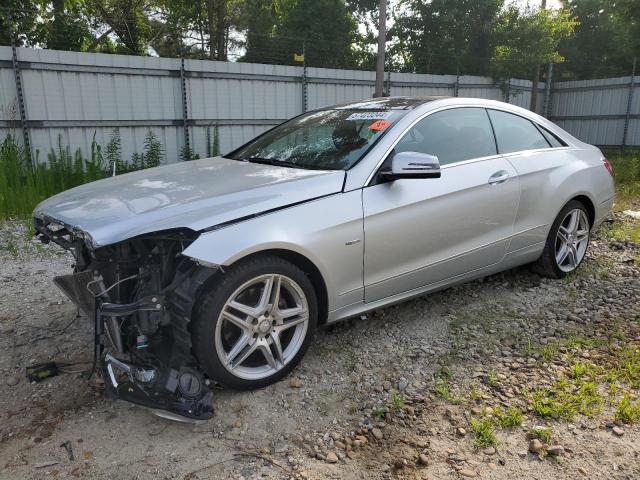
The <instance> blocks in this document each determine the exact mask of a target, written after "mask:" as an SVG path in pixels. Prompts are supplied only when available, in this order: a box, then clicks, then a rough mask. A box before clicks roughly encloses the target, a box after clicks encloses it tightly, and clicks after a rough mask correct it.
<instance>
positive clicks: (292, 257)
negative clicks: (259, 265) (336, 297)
mask: <svg viewBox="0 0 640 480" xmlns="http://www.w3.org/2000/svg"><path fill="white" fill-rule="evenodd" d="M268 255H272V256H275V257H279V258H282V259H283V260H287V261H288V262H291V263H293V264H294V265H295V266H297V267H298V268H300V269H301V270H302V271H303V272H304V273H306V274H307V275H308V277H309V280H311V284H312V285H313V288H314V290H315V293H316V296H317V299H318V324H319V325H324V324H325V323H327V319H328V314H329V292H328V289H327V284H326V281H325V279H324V277H323V275H322V273H321V272H320V269H319V268H318V267H317V266H316V264H315V263H313V262H312V261H311V260H310V259H309V258H307V257H306V256H304V255H303V254H301V253H299V252H296V251H294V250H288V249H285V248H269V249H265V250H259V251H256V252H252V253H249V254H248V255H245V256H242V257H239V258H236V259H235V260H234V261H233V262H232V263H230V264H227V265H224V266H222V268H221V270H220V271H219V272H218V273H217V275H223V274H224V273H223V272H224V268H225V267H229V266H231V265H234V264H235V263H237V262H241V261H246V260H249V259H251V258H255V257H262V256H268ZM210 282H215V277H213V278H211V280H210Z"/></svg>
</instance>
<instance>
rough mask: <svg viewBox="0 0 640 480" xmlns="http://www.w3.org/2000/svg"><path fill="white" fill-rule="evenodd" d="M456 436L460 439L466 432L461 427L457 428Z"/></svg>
mask: <svg viewBox="0 0 640 480" xmlns="http://www.w3.org/2000/svg"><path fill="white" fill-rule="evenodd" d="M456 434H457V435H459V436H461V437H464V436H465V435H466V434H467V431H466V430H465V429H464V428H462V427H458V428H456Z"/></svg>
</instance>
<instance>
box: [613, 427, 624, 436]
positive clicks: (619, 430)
mask: <svg viewBox="0 0 640 480" xmlns="http://www.w3.org/2000/svg"><path fill="white" fill-rule="evenodd" d="M611 431H612V432H613V434H614V435H615V436H617V437H621V436H623V435H624V430H623V429H622V428H620V427H613V428H612V429H611Z"/></svg>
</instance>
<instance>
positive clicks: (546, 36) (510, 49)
mask: <svg viewBox="0 0 640 480" xmlns="http://www.w3.org/2000/svg"><path fill="white" fill-rule="evenodd" d="M575 26H576V20H575V19H573V18H572V17H571V14H570V13H569V12H568V11H567V10H558V11H551V10H524V11H522V10H520V9H518V8H517V7H516V6H513V5H512V6H510V7H508V8H507V9H506V10H505V12H504V13H503V14H502V15H501V17H500V20H499V22H498V25H497V28H496V44H495V47H494V50H493V58H492V60H491V67H492V73H493V76H494V77H495V78H513V77H516V78H527V77H529V76H530V75H531V74H532V73H533V72H534V69H535V68H537V66H538V65H540V64H546V63H549V62H553V63H560V62H562V61H564V57H562V55H560V53H558V51H557V47H558V44H559V43H560V41H561V40H562V39H564V38H568V37H570V36H571V35H572V33H573V30H574V28H575Z"/></svg>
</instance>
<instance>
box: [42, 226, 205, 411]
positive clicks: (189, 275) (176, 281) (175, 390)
mask: <svg viewBox="0 0 640 480" xmlns="http://www.w3.org/2000/svg"><path fill="white" fill-rule="evenodd" d="M35 228H36V230H37V231H38V233H39V236H40V239H41V240H42V241H44V242H49V241H54V242H55V243H57V244H59V245H61V246H62V247H64V248H66V249H68V250H70V251H71V252H72V253H73V255H74V257H75V266H74V273H73V274H70V275H62V276H59V277H56V278H55V279H54V281H55V283H56V284H57V285H58V286H59V287H60V288H61V290H62V291H63V292H64V293H65V294H66V295H67V296H68V297H69V298H70V299H71V300H72V301H73V302H74V303H75V304H76V305H77V306H78V307H79V308H80V309H81V310H82V311H83V312H84V313H85V314H86V315H87V316H88V317H89V318H91V319H93V321H94V328H95V338H94V355H95V357H94V361H95V366H94V368H95V367H98V368H100V370H101V372H102V375H103V377H104V383H105V389H106V390H105V393H106V396H107V397H109V398H113V399H121V400H126V401H130V402H133V403H136V404H139V405H143V406H145V407H149V408H151V409H153V410H154V412H155V413H156V414H158V415H160V416H163V417H166V418H171V419H174V420H182V421H198V420H206V419H209V418H211V417H212V416H213V393H212V391H211V388H210V381H209V380H208V378H207V377H206V376H205V375H204V374H203V373H202V372H201V371H200V369H199V367H198V362H197V361H196V359H195V358H194V356H193V354H192V353H191V334H190V331H189V321H190V319H191V312H192V310H193V307H194V303H195V300H196V296H197V293H198V290H199V289H200V287H201V286H202V285H204V284H205V283H206V282H207V281H208V280H209V279H210V278H211V277H212V275H213V274H215V272H216V270H215V269H212V268H202V267H199V266H198V265H196V264H195V263H194V262H193V261H191V260H190V259H188V258H186V257H184V256H182V255H181V252H182V251H183V250H184V249H185V248H186V247H187V246H188V245H189V244H190V243H191V242H193V240H195V238H196V237H197V233H195V232H193V231H191V230H187V229H179V230H169V231H163V232H157V233H152V234H147V235H142V236H139V237H135V238H132V239H129V240H126V241H123V242H120V243H117V244H114V245H109V246H104V247H94V246H93V245H92V241H91V238H90V237H89V236H88V235H87V234H86V233H84V232H81V231H77V230H74V229H73V228H71V227H68V226H66V225H62V224H60V223H58V222H56V221H54V220H49V219H46V218H36V219H35Z"/></svg>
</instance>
